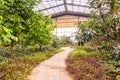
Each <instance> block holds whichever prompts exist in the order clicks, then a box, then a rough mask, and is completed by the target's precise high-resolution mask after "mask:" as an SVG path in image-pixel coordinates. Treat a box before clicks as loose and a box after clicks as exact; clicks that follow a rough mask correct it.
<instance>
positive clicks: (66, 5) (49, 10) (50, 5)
mask: <svg viewBox="0 0 120 80" xmlns="http://www.w3.org/2000/svg"><path fill="white" fill-rule="evenodd" d="M88 1H90V0H42V1H41V2H40V3H39V4H38V5H36V6H35V7H34V10H35V11H44V14H45V16H48V15H53V16H54V15H57V14H60V13H68V14H76V15H82V14H83V15H84V14H86V15H89V14H90V11H91V9H90V8H89V5H88Z"/></svg>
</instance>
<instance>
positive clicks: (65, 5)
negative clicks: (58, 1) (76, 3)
mask: <svg viewBox="0 0 120 80" xmlns="http://www.w3.org/2000/svg"><path fill="white" fill-rule="evenodd" d="M63 2H64V7H65V11H68V9H67V2H66V0H63Z"/></svg>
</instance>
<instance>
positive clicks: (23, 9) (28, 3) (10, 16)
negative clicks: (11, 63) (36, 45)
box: [0, 0, 36, 57]
mask: <svg viewBox="0 0 120 80" xmlns="http://www.w3.org/2000/svg"><path fill="white" fill-rule="evenodd" d="M35 2H36V0H0V15H1V16H2V17H3V19H2V21H3V22H2V24H1V25H2V26H1V37H0V41H1V44H2V45H9V46H10V52H11V57H14V50H13V47H14V45H15V44H16V43H18V42H19V41H21V40H23V38H24V36H25V35H26V31H27V29H28V27H29V24H28V23H27V20H28V19H30V18H31V15H32V14H33V10H32V9H33V6H34V5H35Z"/></svg>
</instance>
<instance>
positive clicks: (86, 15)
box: [52, 11, 90, 18]
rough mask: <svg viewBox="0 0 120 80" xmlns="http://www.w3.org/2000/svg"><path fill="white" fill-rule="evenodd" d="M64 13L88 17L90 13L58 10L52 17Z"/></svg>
mask: <svg viewBox="0 0 120 80" xmlns="http://www.w3.org/2000/svg"><path fill="white" fill-rule="evenodd" d="M64 15H73V16H82V17H90V14H86V13H80V12H72V11H67V12H66V11H64V12H60V13H57V14H52V18H56V17H60V16H64Z"/></svg>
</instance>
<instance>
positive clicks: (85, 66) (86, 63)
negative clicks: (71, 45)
mask: <svg viewBox="0 0 120 80" xmlns="http://www.w3.org/2000/svg"><path fill="white" fill-rule="evenodd" d="M87 49H90V46H88V47H87V45H86V46H85V47H84V46H83V48H82V46H80V47H78V48H77V49H76V50H74V51H71V52H70V55H69V56H68V59H67V60H66V62H67V68H68V70H69V71H70V72H71V73H73V74H74V75H75V80H79V79H82V80H106V75H105V69H106V68H104V67H102V66H101V65H100V62H101V61H102V59H101V58H100V56H99V54H98V53H97V52H94V51H93V52H88V51H87ZM109 79H110V78H109Z"/></svg>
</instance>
